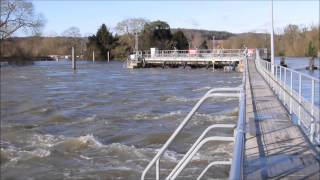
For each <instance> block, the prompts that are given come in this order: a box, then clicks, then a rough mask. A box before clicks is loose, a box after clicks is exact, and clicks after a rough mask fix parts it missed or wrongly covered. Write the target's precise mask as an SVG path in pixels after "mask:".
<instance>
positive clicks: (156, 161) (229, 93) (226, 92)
mask: <svg viewBox="0 0 320 180" xmlns="http://www.w3.org/2000/svg"><path fill="white" fill-rule="evenodd" d="M243 87H244V86H243ZM243 87H242V88H241V87H240V88H239V87H238V88H237V87H236V88H214V89H211V90H209V91H208V92H207V93H206V94H205V95H204V96H203V97H202V98H201V99H200V100H199V101H198V102H197V103H196V104H195V105H194V107H193V108H192V110H191V111H190V112H189V113H188V115H187V116H186V117H185V118H184V120H183V121H182V122H181V123H180V125H179V126H178V127H177V129H176V130H175V131H174V132H173V134H172V135H171V136H170V137H169V139H168V140H167V141H166V142H165V144H164V145H163V146H162V148H161V149H160V150H159V151H158V153H157V154H156V155H155V157H154V158H153V159H152V160H151V161H150V162H149V164H148V165H147V167H146V168H145V169H144V171H143V173H142V175H141V180H144V179H145V176H146V174H147V172H148V171H149V170H150V169H151V167H152V166H153V165H155V166H156V179H157V180H159V179H160V158H161V157H162V155H163V154H164V152H165V151H166V150H167V148H168V147H169V145H170V144H171V143H172V142H173V140H174V139H175V138H176V137H177V135H178V134H179V133H180V132H181V130H182V129H183V128H184V127H185V126H186V125H187V123H188V122H189V121H190V120H191V118H192V116H193V115H194V114H195V113H196V112H197V110H198V109H199V108H200V106H201V105H202V104H203V103H204V102H205V100H207V99H208V98H212V97H235V98H241V97H242V94H243V93H244V92H243V91H244V88H243ZM240 104H241V103H240ZM239 112H240V111H239ZM235 127H236V125H235V124H214V125H211V126H209V127H208V128H206V129H205V131H203V133H202V134H201V135H200V136H199V138H198V139H197V140H196V142H195V143H194V144H193V145H192V146H191V148H190V149H189V150H188V152H187V153H186V154H185V155H184V157H183V158H182V159H181V160H180V161H179V163H178V164H177V165H176V166H175V167H174V168H173V170H172V171H171V172H170V174H169V175H168V176H167V177H166V179H167V180H173V179H175V178H176V177H177V176H178V175H179V174H180V172H181V171H182V170H183V169H184V168H185V167H186V165H187V164H188V163H189V162H190V161H191V159H192V157H193V156H194V155H195V154H196V153H197V152H198V150H199V149H200V148H201V147H202V146H203V145H204V144H206V143H208V142H212V141H223V142H233V141H234V140H235V137H224V136H212V137H206V138H205V136H206V134H207V133H208V132H209V131H210V130H212V129H216V128H232V129H234V128H235ZM230 164H231V161H215V162H212V163H210V164H209V165H208V166H207V167H206V168H205V169H204V170H203V171H202V173H201V174H200V175H199V176H198V178H197V179H201V178H202V177H203V175H204V174H205V173H206V172H207V170H208V169H209V168H210V167H211V166H214V165H230Z"/></svg>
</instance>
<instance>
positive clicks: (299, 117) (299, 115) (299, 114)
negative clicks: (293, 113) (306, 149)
mask: <svg viewBox="0 0 320 180" xmlns="http://www.w3.org/2000/svg"><path fill="white" fill-rule="evenodd" d="M301 81H302V77H301V73H299V111H298V124H299V125H300V120H301V94H302V92H301V91H302V84H301Z"/></svg>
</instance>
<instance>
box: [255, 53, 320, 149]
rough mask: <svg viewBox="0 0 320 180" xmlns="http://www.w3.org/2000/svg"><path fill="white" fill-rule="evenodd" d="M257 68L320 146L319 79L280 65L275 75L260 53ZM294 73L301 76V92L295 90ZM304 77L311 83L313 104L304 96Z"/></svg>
mask: <svg viewBox="0 0 320 180" xmlns="http://www.w3.org/2000/svg"><path fill="white" fill-rule="evenodd" d="M256 66H257V69H258V71H259V72H260V74H261V75H262V76H263V77H264V79H265V80H266V82H267V83H268V84H269V86H270V87H271V88H272V90H273V91H274V92H275V94H277V95H278V97H279V100H280V101H281V102H282V104H283V105H284V106H285V107H286V108H287V109H288V111H289V112H290V114H293V113H294V114H296V116H297V118H298V125H300V126H301V127H302V130H303V132H304V133H305V134H306V135H307V136H308V137H309V140H310V141H311V142H312V143H314V144H320V119H319V112H320V110H319V107H317V106H316V105H315V104H314V100H315V84H316V83H318V84H319V79H317V78H315V77H312V76H309V75H307V74H303V73H301V72H298V71H296V70H293V69H290V68H286V67H281V66H279V65H273V66H274V70H275V71H274V74H273V73H272V70H271V69H272V65H271V63H270V62H267V61H264V60H262V59H261V58H260V54H259V51H257V58H256ZM278 70H279V71H278ZM278 72H279V73H278ZM288 73H290V74H289V78H290V86H289V84H287V75H288ZM293 73H296V74H297V75H298V76H299V92H296V91H295V90H294V89H293ZM302 77H305V78H306V79H308V80H309V81H311V102H310V101H309V100H307V99H305V98H304V97H303V96H302ZM296 106H297V107H296Z"/></svg>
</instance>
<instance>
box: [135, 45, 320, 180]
mask: <svg viewBox="0 0 320 180" xmlns="http://www.w3.org/2000/svg"><path fill="white" fill-rule="evenodd" d="M260 54H261V53H260V50H256V52H255V56H253V57H250V58H247V57H245V59H244V61H243V63H244V71H243V79H242V86H241V87H237V88H214V89H211V90H209V91H208V92H207V93H206V94H205V95H204V96H203V97H202V98H201V99H200V100H199V101H198V102H197V103H196V104H195V105H194V107H193V108H192V110H191V111H190V112H189V113H188V114H187V116H186V117H185V118H184V120H183V121H182V122H181V124H180V125H179V126H178V127H177V129H176V130H175V131H174V132H173V134H172V135H171V136H170V137H169V139H168V140H167V141H166V142H165V144H164V145H163V146H162V148H161V149H160V150H159V151H158V153H157V154H156V155H155V157H154V158H153V159H152V160H151V161H150V162H149V164H148V165H147V167H146V168H145V169H144V171H143V173H142V175H141V179H157V180H158V179H166V180H173V179H181V177H180V174H181V172H182V171H183V170H184V168H185V167H186V166H187V165H188V164H189V163H190V162H192V161H193V157H194V156H195V154H196V153H198V151H199V150H200V149H201V148H202V147H203V146H204V145H205V144H209V143H210V142H214V141H216V142H221V143H223V142H225V143H232V144H233V153H232V156H230V157H229V159H225V160H221V161H213V162H210V161H209V160H208V164H207V167H206V168H204V169H202V170H201V172H199V173H198V174H194V173H193V174H192V175H190V177H191V179H198V180H199V179H206V178H215V177H206V173H208V172H209V171H210V170H213V169H214V168H217V167H218V166H229V167H230V171H229V177H228V178H229V179H231V180H234V179H254V180H256V179H283V178H285V179H319V177H320V162H319V160H320V153H319V152H320V151H319V149H320V148H319V147H320V146H319V145H320V120H319V116H320V114H319V102H317V103H316V100H317V99H319V79H317V78H314V77H311V76H309V75H306V74H302V73H300V72H297V71H295V70H292V69H289V68H285V67H281V66H278V65H274V64H271V63H270V62H267V61H265V60H263V59H261V58H260V56H261V55H260ZM239 56H240V55H239ZM163 58H165V57H163ZM208 59H210V58H208ZM150 61H152V60H150ZM215 97H235V98H239V115H238V121H237V124H212V125H211V126H209V127H208V128H207V129H205V130H204V131H203V133H202V134H201V135H200V136H199V137H198V139H197V140H196V141H195V142H194V143H193V145H192V146H191V147H190V148H189V149H186V150H185V152H186V153H185V155H184V156H183V157H182V158H181V159H180V160H179V161H178V163H177V164H176V165H175V166H174V167H173V168H172V169H169V170H168V169H162V168H161V162H163V160H161V158H162V156H163V155H164V153H165V152H166V151H167V150H168V148H169V146H170V145H171V144H172V143H174V140H175V139H176V137H177V136H178V135H179V133H181V131H182V130H183V129H184V128H185V126H186V125H187V124H188V122H189V121H192V116H193V115H194V114H195V112H197V110H198V109H199V108H200V106H201V105H202V104H203V103H204V102H205V101H206V100H207V99H208V98H215ZM217 129H231V130H234V133H233V135H231V136H226V135H221V136H218V135H215V136H209V132H210V131H214V130H217ZM205 177H206V178H205ZM182 179H185V177H183V178H182Z"/></svg>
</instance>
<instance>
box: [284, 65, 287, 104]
mask: <svg viewBox="0 0 320 180" xmlns="http://www.w3.org/2000/svg"><path fill="white" fill-rule="evenodd" d="M283 69H284V78H283V103H284V105H286V104H287V103H286V83H287V68H283Z"/></svg>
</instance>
